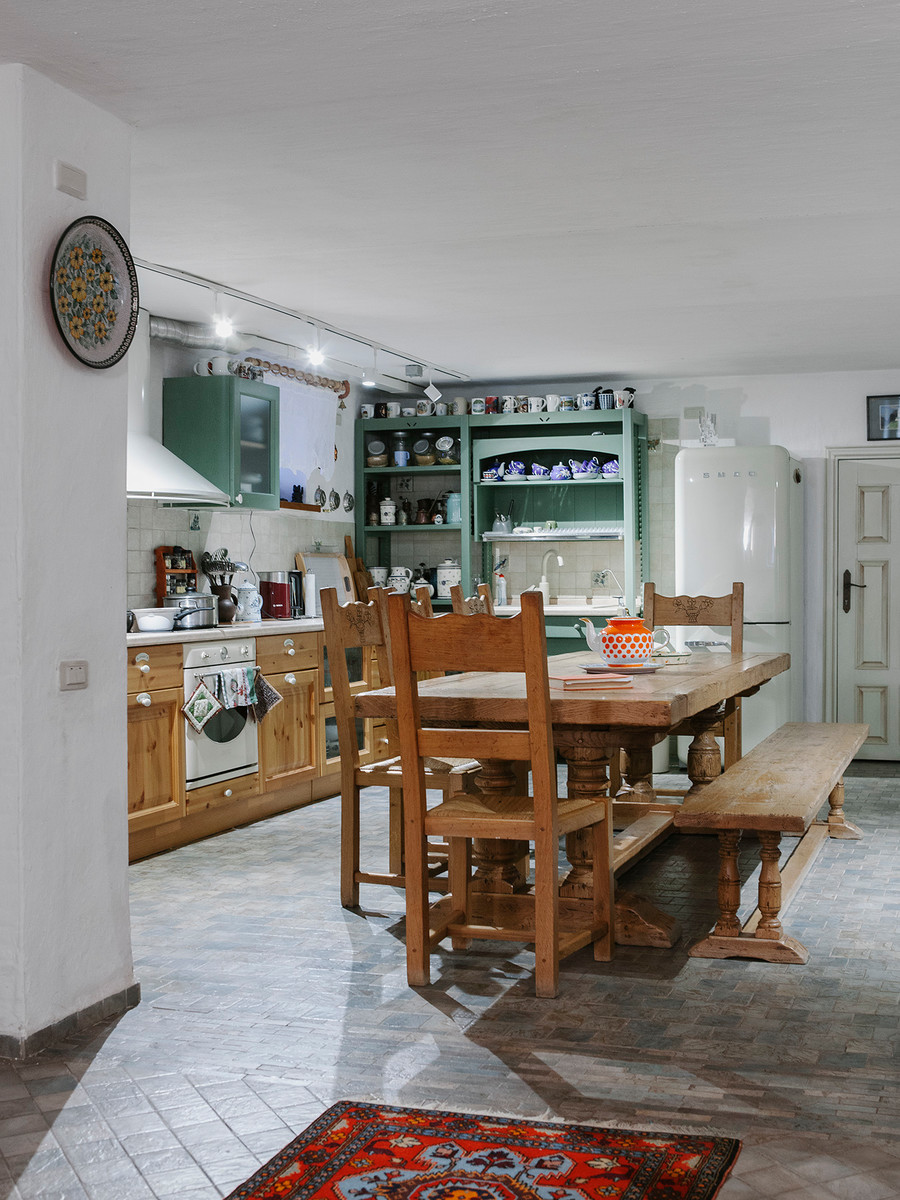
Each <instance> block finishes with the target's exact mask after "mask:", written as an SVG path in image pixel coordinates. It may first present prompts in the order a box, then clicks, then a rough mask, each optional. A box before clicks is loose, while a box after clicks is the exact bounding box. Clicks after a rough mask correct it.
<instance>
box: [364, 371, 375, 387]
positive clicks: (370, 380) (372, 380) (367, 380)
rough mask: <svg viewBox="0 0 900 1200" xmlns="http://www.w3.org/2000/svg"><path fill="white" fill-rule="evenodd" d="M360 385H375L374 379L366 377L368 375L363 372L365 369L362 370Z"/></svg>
mask: <svg viewBox="0 0 900 1200" xmlns="http://www.w3.org/2000/svg"><path fill="white" fill-rule="evenodd" d="M362 385H363V387H374V386H375V380H374V379H370V378H369V377H368V375H367V374H366V373H365V371H363V377H362Z"/></svg>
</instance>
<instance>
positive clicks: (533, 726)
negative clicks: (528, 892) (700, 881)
mask: <svg viewBox="0 0 900 1200" xmlns="http://www.w3.org/2000/svg"><path fill="white" fill-rule="evenodd" d="M388 605H389V610H390V622H391V650H392V657H393V667H394V687H395V690H396V696H397V725H398V733H399V739H400V758H401V762H402V765H403V781H404V795H403V798H404V823H405V833H406V961H407V977H408V980H409V983H410V985H411V986H413V987H417V986H424V985H427V984H428V983H429V981H430V957H431V949H432V947H433V946H435V945H437V943H438V942H439V941H440V940H441V939H442V938H443V937H445V936H450V937H452V938H453V940H454V945H461V944H465V942H466V941H468V940H469V939H472V938H491V939H499V940H505V941H517V942H533V943H534V946H535V991H536V993H537V995H538V996H555V995H557V993H558V991H559V960H560V958H562V957H564V956H565V955H567V954H571V953H572V952H573V951H574V950H577V949H579V948H580V947H582V946H586V945H588V944H590V943H593V945H594V957H595V958H597V959H603V960H608V959H609V958H611V956H612V945H613V925H614V919H613V911H612V904H613V883H612V865H611V864H612V820H611V817H610V807H609V800H608V798H607V797H606V796H598V797H590V798H582V797H577V798H576V797H570V798H568V799H563V800H560V799H559V798H558V796H557V790H556V757H555V753H554V748H553V730H552V725H551V716H550V688H549V682H548V677H547V639H546V634H545V632H544V616H543V604H542V602H541V597H540V594H539V593H538V592H527V593H525V594H524V595H523V596H522V611H521V613H519V614H518V615H516V616H514V617H489V616H487V615H486V614H477V615H475V616H461V615H460V614H458V613H448V614H446V615H444V616H439V617H435V618H434V619H433V620H430V621H425V620H422V618H421V617H418V616H416V615H415V614H414V613H412V612H411V611H410V607H409V600H408V598H407V597H406V596H403V595H397V594H393V595H391V596H389V597H388ZM461 665H464V666H465V668H466V670H470V671H498V672H513V671H514V672H524V675H525V686H526V693H527V697H528V727H527V729H510V728H508V727H507V728H502V727H499V728H492V729H488V728H477V729H466V728H449V729H448V728H429V727H426V726H423V724H422V722H421V719H420V705H419V681H418V678H417V674H416V673H417V672H418V671H422V670H450V669H452V668H459V667H460V666H461ZM498 716H500V717H502V713H498ZM434 755H452V756H459V755H472V756H473V757H477V758H479V759H500V760H506V761H526V762H528V763H530V765H531V771H532V780H533V784H532V791H533V795H531V796H529V795H527V794H518V793H517V792H516V790H515V789H512V788H511V789H510V790H509V791H502V792H500V793H497V794H493V795H491V796H490V797H488V796H487V795H486V794H479V793H472V794H467V795H466V796H464V797H463V796H459V795H455V796H448V797H447V799H446V800H444V801H443V802H442V803H441V804H439V805H437V806H436V807H435V808H431V809H428V808H426V805H425V786H426V775H425V764H426V763H427V762H428V761H430V758H431V757H432V756H434ZM583 828H590V829H591V830H592V834H593V836H592V839H591V840H592V852H593V862H594V892H593V904H592V908H591V914H590V917H589V920H588V922H587V923H584V920H583V918H577V917H576V918H573V919H566V920H565V921H563V920H561V916H560V906H559V878H558V871H559V839H560V837H562V836H563V835H565V834H567V833H571V832H573V831H574V830H576V829H583ZM429 834H434V835H438V836H441V837H445V838H447V839H448V840H449V842H450V889H451V895H450V896H447V897H444V898H443V899H442V900H441V901H439V902H438V904H437V905H435V906H433V907H431V908H430V907H429V903H428V864H427V849H426V838H427V837H428V835H429ZM476 838H477V839H479V840H481V839H488V840H491V839H501V840H504V841H509V840H512V841H530V842H533V843H534V858H535V883H534V891H533V895H532V896H530V897H521V898H519V897H516V898H512V897H511V898H509V899H510V900H511V901H513V903H512V904H511V905H510V906H509V910H510V917H509V919H508V922H507V924H506V925H503V926H493V925H492V926H487V925H485V924H484V923H483V921H481V920H479V917H478V913H477V911H473V904H475V903H477V898H478V893H473V892H472V890H471V879H470V874H471V873H470V869H469V861H470V854H471V843H472V839H476ZM520 899H521V901H522V905H523V906H524V908H525V911H524V913H523V912H522V911H521V908H520V907H519V904H518V902H519V900H520ZM579 919H580V920H581V921H582V924H581V925H577V922H578V920H579Z"/></svg>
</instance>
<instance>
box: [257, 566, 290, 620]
mask: <svg viewBox="0 0 900 1200" xmlns="http://www.w3.org/2000/svg"><path fill="white" fill-rule="evenodd" d="M259 594H260V595H261V596H262V615H263V617H264V618H266V617H268V618H270V619H271V618H278V617H290V615H291V585H290V580H289V579H288V572H287V571H260V573H259Z"/></svg>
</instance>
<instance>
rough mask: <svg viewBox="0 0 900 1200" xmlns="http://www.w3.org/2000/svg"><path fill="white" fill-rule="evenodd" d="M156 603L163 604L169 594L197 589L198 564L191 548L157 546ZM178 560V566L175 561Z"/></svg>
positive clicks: (180, 593)
mask: <svg viewBox="0 0 900 1200" xmlns="http://www.w3.org/2000/svg"><path fill="white" fill-rule="evenodd" d="M155 554H156V603H157V604H159V605H162V604H163V603H164V601H165V599H166V597H167V596H180V595H183V594H184V593H185V592H196V590H197V564H196V563H195V562H194V556H193V554H191V552H190V550H185V549H184V547H183V546H157V547H156V550H155ZM175 562H177V563H178V564H179V565H178V566H177V567H176V566H174V565H173V563H175Z"/></svg>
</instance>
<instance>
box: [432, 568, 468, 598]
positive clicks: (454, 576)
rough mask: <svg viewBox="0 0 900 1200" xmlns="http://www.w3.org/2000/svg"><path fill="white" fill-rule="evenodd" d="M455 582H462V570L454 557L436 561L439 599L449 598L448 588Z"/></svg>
mask: <svg viewBox="0 0 900 1200" xmlns="http://www.w3.org/2000/svg"><path fill="white" fill-rule="evenodd" d="M455 583H462V570H461V569H460V565H459V563H458V562H457V561H456V559H455V558H445V559H444V561H443V562H442V563H438V569H437V594H438V599H439V600H449V599H450V589H451V588H452V587H453V585H454V584H455Z"/></svg>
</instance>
